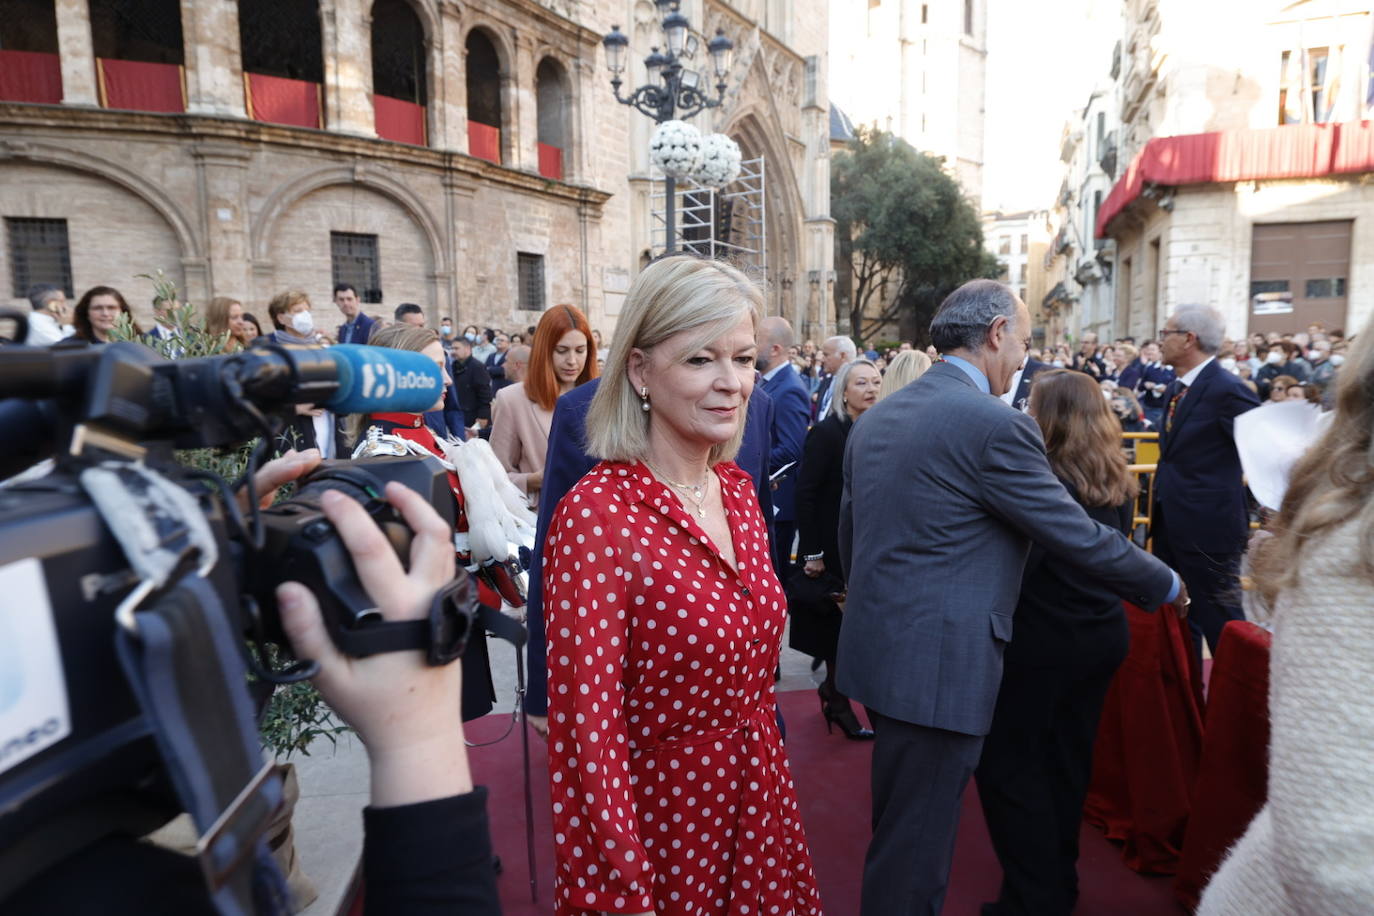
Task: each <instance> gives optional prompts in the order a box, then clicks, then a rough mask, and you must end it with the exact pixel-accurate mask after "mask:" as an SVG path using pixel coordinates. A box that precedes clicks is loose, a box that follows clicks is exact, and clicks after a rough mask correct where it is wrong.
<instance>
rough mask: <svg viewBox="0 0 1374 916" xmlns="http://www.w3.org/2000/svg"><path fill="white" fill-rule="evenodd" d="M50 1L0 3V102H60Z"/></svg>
mask: <svg viewBox="0 0 1374 916" xmlns="http://www.w3.org/2000/svg"><path fill="white" fill-rule="evenodd" d="M57 53H58V52H57V13H56V12H55V11H54V9H53V0H8V2H6V3H3V4H0V102H37V103H40V104H44V105H56V104H58V103H59V102H61V101H62V61H61V58H59V57H58V56H57Z"/></svg>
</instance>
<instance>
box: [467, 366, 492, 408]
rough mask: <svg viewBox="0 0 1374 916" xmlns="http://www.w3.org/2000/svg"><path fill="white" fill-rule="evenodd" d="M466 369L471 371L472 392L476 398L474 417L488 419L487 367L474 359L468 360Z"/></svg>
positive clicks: (489, 395)
mask: <svg viewBox="0 0 1374 916" xmlns="http://www.w3.org/2000/svg"><path fill="white" fill-rule="evenodd" d="M468 371H469V372H471V373H472V393H473V396H474V397H476V398H477V417H476V419H478V420H490V419H491V397H492V395H491V376H490V375H488V374H487V367H486V366H484V365H482V364H481V363H479V362H478V361H477V360H475V359H474V360H470V361H469V362H468Z"/></svg>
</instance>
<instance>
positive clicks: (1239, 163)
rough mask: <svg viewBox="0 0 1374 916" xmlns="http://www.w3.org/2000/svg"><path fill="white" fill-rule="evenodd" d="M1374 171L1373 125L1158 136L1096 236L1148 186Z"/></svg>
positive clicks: (1123, 183) (1122, 183)
mask: <svg viewBox="0 0 1374 916" xmlns="http://www.w3.org/2000/svg"><path fill="white" fill-rule="evenodd" d="M1361 172H1374V123H1371V122H1369V121H1350V122H1346V123H1342V124H1291V125H1288V126H1287V127H1269V128H1262V129H1258V130H1226V131H1217V132H1214V133H1207V134H1187V135H1184V136H1179V137H1155V138H1154V139H1153V140H1151V141H1150V142H1148V143H1146V144H1145V148H1144V149H1142V150H1141V151H1140V153H1139V154H1137V155H1136V157H1135V159H1134V160H1132V162H1131V164H1130V165H1129V166H1128V167H1127V168H1126V172H1125V174H1123V175H1122V176H1121V179H1120V180H1119V181H1118V182H1117V183H1116V186H1115V187H1113V188H1112V191H1111V193H1110V194H1108V195H1107V199H1106V200H1104V201H1103V202H1102V208H1101V209H1100V210H1098V213H1097V226H1096V232H1095V234H1096V236H1097V237H1098V238H1106V234H1107V233H1106V229H1107V224H1108V223H1110V222H1111V221H1112V220H1113V219H1115V218H1116V217H1117V216H1118V215H1119V214H1120V213H1121V211H1122V210H1124V209H1126V208H1127V207H1128V206H1130V205H1131V204H1132V203H1134V202H1135V200H1136V199H1138V198H1139V197H1140V195H1141V194H1142V193H1143V192H1144V190H1145V186H1146V185H1152V184H1154V185H1165V186H1170V187H1172V186H1177V185H1185V184H1208V183H1211V182H1229V181H1260V180H1263V179H1278V178H1320V177H1322V176H1325V175H1352V174H1358V173H1361Z"/></svg>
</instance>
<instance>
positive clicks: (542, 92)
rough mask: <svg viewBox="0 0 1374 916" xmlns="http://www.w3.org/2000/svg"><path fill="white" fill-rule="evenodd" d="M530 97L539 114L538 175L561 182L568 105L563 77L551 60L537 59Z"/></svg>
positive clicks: (565, 161) (565, 160)
mask: <svg viewBox="0 0 1374 916" xmlns="http://www.w3.org/2000/svg"><path fill="white" fill-rule="evenodd" d="M534 95H535V102H536V105H537V108H538V112H539V174H540V175H543V176H544V177H545V178H555V179H561V178H562V177H563V176H564V174H565V173H566V172H567V165H568V151H569V148H570V147H571V146H572V144H571V143H570V142H569V139H570V138H569V136H568V134H569V130H568V122H569V121H570V119H571V114H572V112H571V107H572V106H571V105H570V104H569V102H570V99H569V93H568V80H567V75H566V74H565V73H564V70H563V68H562V66H560V65H559V63H558V62H557V61H555V60H554V59H553V58H551V57H546V58H544V59H543V60H541V61H540V62H539V67H538V69H536V70H535V72H534Z"/></svg>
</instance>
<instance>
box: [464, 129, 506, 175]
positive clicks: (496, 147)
mask: <svg viewBox="0 0 1374 916" xmlns="http://www.w3.org/2000/svg"><path fill="white" fill-rule="evenodd" d="M468 155H470V156H476V157H477V158H478V159H485V160H487V161H488V162H495V163H496V164H497V165H500V164H501V128H499V127H492V126H491V125H490V124H482V123H481V122H479V121H469V122H468Z"/></svg>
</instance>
